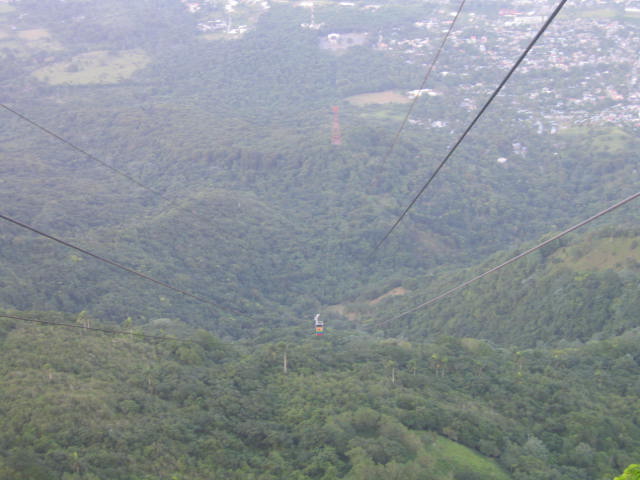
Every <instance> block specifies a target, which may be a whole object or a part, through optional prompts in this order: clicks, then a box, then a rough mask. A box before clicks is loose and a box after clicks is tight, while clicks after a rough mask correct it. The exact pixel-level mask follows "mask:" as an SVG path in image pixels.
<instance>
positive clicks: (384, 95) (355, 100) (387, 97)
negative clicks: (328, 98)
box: [346, 90, 411, 107]
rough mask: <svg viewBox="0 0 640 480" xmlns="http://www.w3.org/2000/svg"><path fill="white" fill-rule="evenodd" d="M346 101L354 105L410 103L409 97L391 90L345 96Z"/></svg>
mask: <svg viewBox="0 0 640 480" xmlns="http://www.w3.org/2000/svg"><path fill="white" fill-rule="evenodd" d="M346 100H347V102H349V103H350V104H351V105H355V106H356V107H364V106H366V105H379V104H385V103H410V102H411V99H409V98H407V97H406V96H405V95H402V94H401V93H398V92H396V91H393V90H387V91H385V92H373V93H363V94H361V95H353V96H351V97H347V98H346Z"/></svg>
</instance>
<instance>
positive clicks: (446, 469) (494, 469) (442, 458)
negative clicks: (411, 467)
mask: <svg viewBox="0 0 640 480" xmlns="http://www.w3.org/2000/svg"><path fill="white" fill-rule="evenodd" d="M427 453H428V454H430V455H432V456H433V457H434V459H435V463H436V467H437V470H438V471H439V472H440V473H441V477H440V478H447V476H448V475H451V474H452V473H454V474H455V475H454V477H455V478H463V475H461V474H465V475H464V476H469V477H471V478H476V479H480V478H482V479H491V480H509V479H510V478H511V477H510V476H509V475H508V474H507V473H506V472H505V471H504V470H502V468H500V467H499V466H498V465H497V464H496V463H495V462H494V461H493V460H490V459H488V458H487V457H483V456H482V455H480V454H479V453H476V452H474V451H473V450H471V449H469V448H467V447H465V446H463V445H460V444H459V443H456V442H453V441H451V440H448V439H446V438H444V437H438V438H437V439H436V441H435V442H433V443H432V444H431V445H430V446H429V447H427ZM467 472H468V475H466V473H467Z"/></svg>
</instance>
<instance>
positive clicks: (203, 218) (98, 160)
mask: <svg viewBox="0 0 640 480" xmlns="http://www.w3.org/2000/svg"><path fill="white" fill-rule="evenodd" d="M0 107H2V108H4V109H5V110H7V111H9V112H11V113H13V114H14V115H16V116H17V117H19V118H21V119H22V120H24V121H25V122H27V123H29V124H31V125H33V126H34V127H36V128H38V129H39V130H41V131H42V132H44V133H46V134H47V135H50V136H51V137H53V138H55V139H57V140H59V141H60V142H62V143H64V144H65V145H67V146H69V147H70V148H72V149H73V150H75V151H76V152H78V153H80V154H82V155H84V156H85V157H87V158H88V159H90V160H93V161H94V162H96V163H98V164H100V165H102V166H103V167H105V168H107V169H109V170H111V171H112V172H114V173H115V174H117V175H120V176H121V177H123V178H126V179H127V180H129V181H130V182H132V183H135V184H136V185H137V186H139V187H140V188H142V189H144V190H147V191H148V192H150V193H152V194H153V195H156V196H157V197H159V198H161V199H163V200H164V201H166V202H167V203H169V204H170V205H172V206H174V207H177V208H179V209H181V210H186V211H187V212H189V213H190V214H191V215H192V216H194V217H196V218H198V219H199V220H201V221H203V222H207V223H210V222H211V219H210V218H207V217H205V216H203V215H200V214H198V213H196V212H195V211H193V210H191V209H189V208H185V207H183V206H181V205H179V204H178V203H177V202H176V201H174V200H172V199H171V198H169V197H167V196H166V195H164V194H163V193H162V192H160V191H158V190H156V189H154V188H152V187H149V186H148V185H145V184H144V183H142V182H141V181H140V180H137V179H136V178H134V177H133V176H131V175H129V174H128V173H126V172H124V171H122V170H120V169H118V168H116V167H114V166H113V165H110V164H109V163H107V162H105V161H104V160H101V159H99V158H98V157H96V156H95V155H92V154H91V153H89V152H87V151H86V150H84V149H83V148H80V147H79V146H78V145H76V144H75V143H73V142H71V141H69V140H67V139H65V138H64V137H62V136H61V135H59V134H57V133H55V132H54V131H52V130H49V129H48V128H46V127H45V126H43V125H41V124H40V123H38V122H36V121H35V120H32V119H31V118H29V117H27V116H26V115H24V114H22V113H20V112H18V111H17V110H14V109H13V108H10V107H8V106H7V105H5V104H3V103H0Z"/></svg>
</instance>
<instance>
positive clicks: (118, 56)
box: [33, 50, 151, 85]
mask: <svg viewBox="0 0 640 480" xmlns="http://www.w3.org/2000/svg"><path fill="white" fill-rule="evenodd" d="M150 61H151V59H150V58H149V57H148V56H147V55H146V54H145V53H144V52H143V51H141V50H127V51H121V52H117V53H111V52H107V51H103V50H99V51H95V52H89V53H84V54H82V55H77V56H75V57H73V58H72V59H71V60H70V61H67V62H59V63H55V64H53V65H49V66H47V67H43V68H41V69H39V70H36V71H35V72H34V73H33V75H34V76H35V77H36V78H37V79H38V80H41V81H43V82H47V83H48V84H50V85H90V84H113V83H118V82H121V81H123V80H126V79H128V78H130V77H131V76H132V75H133V74H134V73H135V72H137V71H138V70H140V69H142V68H144V67H146V66H147V65H148V64H149V62H150Z"/></svg>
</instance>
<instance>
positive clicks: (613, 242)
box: [552, 237, 640, 272]
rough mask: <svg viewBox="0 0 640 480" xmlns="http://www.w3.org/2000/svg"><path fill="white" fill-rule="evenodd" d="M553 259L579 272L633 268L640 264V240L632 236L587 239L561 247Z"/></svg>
mask: <svg viewBox="0 0 640 480" xmlns="http://www.w3.org/2000/svg"><path fill="white" fill-rule="evenodd" d="M552 259H554V263H555V264H556V265H557V266H559V267H560V266H562V267H567V268H570V269H572V270H575V271H578V272H589V271H597V270H609V269H611V270H622V269H624V268H629V267H632V268H633V267H635V265H640V241H639V239H637V238H632V237H616V238H597V239H592V240H587V241H585V242H582V243H578V244H576V245H571V246H569V247H565V248H561V249H559V250H558V251H557V252H555V253H554V254H553V256H552Z"/></svg>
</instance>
